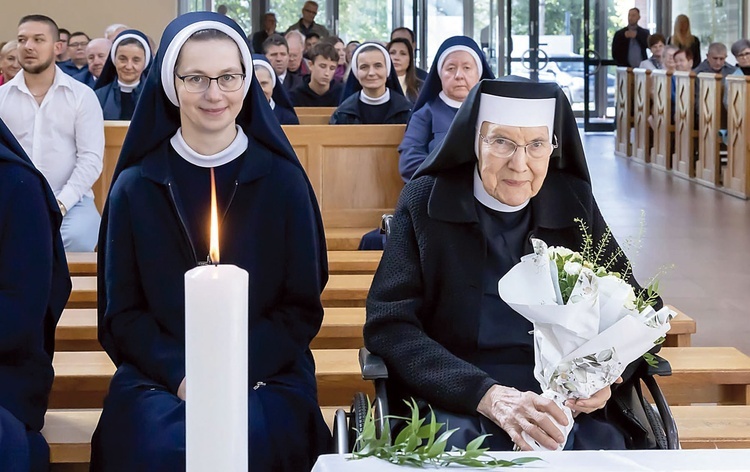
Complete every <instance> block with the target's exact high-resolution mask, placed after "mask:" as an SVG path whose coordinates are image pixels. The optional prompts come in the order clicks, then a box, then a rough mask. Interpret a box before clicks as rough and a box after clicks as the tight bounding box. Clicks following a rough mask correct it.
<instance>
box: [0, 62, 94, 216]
mask: <svg viewBox="0 0 750 472" xmlns="http://www.w3.org/2000/svg"><path fill="white" fill-rule="evenodd" d="M0 118H2V120H3V121H4V122H5V124H6V125H7V126H8V128H9V129H10V131H11V132H12V133H13V135H14V136H15V137H16V139H17V140H18V142H19V143H20V144H21V147H23V150H24V151H26V154H28V155H29V157H30V158H31V162H33V163H34V165H35V166H36V167H37V169H39V170H40V171H41V173H42V174H43V175H44V176H45V177H46V178H47V182H49V185H50V187H52V191H53V192H54V193H55V196H56V197H57V199H58V200H60V201H61V202H62V204H63V205H65V208H67V209H68V210H70V209H71V208H73V207H74V206H75V205H76V204H77V203H78V202H79V201H81V198H83V197H84V196H88V197H91V198H93V197H94V193H93V192H92V191H91V186H92V185H94V182H96V180H97V179H98V178H99V174H101V172H102V158H103V156H104V117H103V115H102V107H101V106H100V105H99V100H98V99H97V98H96V94H95V93H94V91H93V90H92V89H91V88H89V87H88V86H86V85H84V84H83V83H81V82H78V81H77V80H75V79H74V78H72V77H71V76H69V75H68V74H66V73H65V72H63V71H62V70H61V69H60V68H59V67H57V66H55V79H54V81H53V82H52V85H51V86H50V88H49V90H48V91H47V94H46V95H45V96H44V100H43V101H42V104H41V105H39V104H37V102H36V99H35V98H34V97H33V95H31V92H30V91H29V88H28V87H27V86H26V82H25V81H24V71H23V70H21V71H19V72H18V74H17V75H16V76H15V77H14V78H13V80H11V81H10V82H8V83H7V84H5V85H4V86H3V87H0Z"/></svg>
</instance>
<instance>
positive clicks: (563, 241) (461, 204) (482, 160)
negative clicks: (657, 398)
mask: <svg viewBox="0 0 750 472" xmlns="http://www.w3.org/2000/svg"><path fill="white" fill-rule="evenodd" d="M576 218H581V219H582V220H583V221H584V222H585V223H586V224H587V225H588V227H589V228H590V229H591V233H592V235H593V238H594V240H595V241H599V240H601V238H602V235H603V234H604V232H605V230H606V223H605V222H604V219H603V218H602V215H601V213H600V212H599V209H598V207H597V205H596V201H595V199H594V196H593V194H592V191H591V182H590V179H589V173H588V169H587V166H586V160H585V156H584V153H583V148H582V146H581V141H580V137H579V135H578V130H577V128H576V120H575V117H574V115H573V112H572V110H571V108H570V104H569V103H568V101H567V100H566V99H565V96H564V95H563V93H562V91H561V90H560V89H559V87H558V86H557V85H556V84H539V83H532V82H529V81H527V80H525V79H520V78H516V77H508V78H504V79H499V80H484V81H482V82H480V83H479V85H478V86H477V87H476V88H474V89H473V90H472V91H471V93H469V94H468V96H467V97H466V100H465V101H464V103H463V105H462V106H461V109H460V110H459V111H458V114H457V115H456V117H455V119H454V120H453V124H452V125H451V126H450V128H449V130H448V131H447V133H446V136H445V139H444V140H443V141H442V144H441V145H440V147H439V148H438V149H436V151H435V152H433V153H432V154H430V157H429V158H428V159H427V160H426V161H425V162H424V163H423V164H422V166H421V167H420V168H419V170H418V171H417V173H416V175H415V176H414V178H413V179H412V180H411V181H410V182H409V183H407V184H406V186H405V187H404V190H403V192H402V193H401V197H400V199H399V202H398V205H397V207H396V213H395V215H394V217H393V221H392V223H391V236H390V239H389V240H388V245H387V246H386V248H385V252H384V254H383V258H382V260H381V262H380V266H379V267H378V270H377V272H376V274H375V278H374V280H373V283H372V288H371V289H370V293H369V296H368V298H367V319H366V323H365V327H364V341H365V345H366V346H367V348H368V349H369V350H370V351H372V352H373V353H375V354H377V355H379V356H381V357H383V359H384V360H385V362H386V364H387V366H388V369H389V373H390V378H389V397H390V400H391V405H392V406H395V407H398V406H399V405H400V404H401V403H402V402H401V400H400V399H402V398H406V399H408V398H410V397H414V398H416V399H419V401H420V404H421V406H422V407H423V408H424V412H427V411H428V410H427V407H426V405H427V404H429V405H431V406H432V408H433V409H434V412H435V415H436V416H437V419H438V421H440V422H448V424H449V425H450V427H451V428H455V427H460V428H461V429H460V430H459V432H457V433H456V434H454V435H453V436H451V440H450V444H451V445H456V446H460V447H465V446H466V444H467V443H468V442H469V441H470V440H472V439H474V438H475V437H476V436H478V435H480V434H484V433H490V434H491V436H490V437H489V438H488V439H487V444H488V445H489V447H490V448H491V449H493V450H510V449H512V448H513V447H514V444H515V445H517V446H519V447H520V448H522V449H528V447H529V446H528V444H527V443H526V442H525V441H524V440H523V439H522V437H521V431H522V430H525V431H528V432H529V434H530V435H531V437H532V438H534V439H536V440H537V441H538V442H540V443H541V444H542V445H544V446H546V447H547V448H550V449H553V448H555V447H556V446H557V444H558V443H560V442H561V441H562V438H563V436H562V434H561V432H560V430H559V429H558V428H557V426H556V425H555V422H557V423H559V424H561V425H566V424H567V419H566V418H565V416H564V414H563V412H562V410H561V409H560V408H559V407H557V406H556V405H555V404H554V403H553V402H552V401H548V400H546V399H545V398H543V397H541V396H540V395H539V394H540V393H541V392H540V386H539V383H538V382H537V381H536V380H535V379H534V374H533V369H534V347H533V337H532V335H531V334H530V331H531V330H532V325H531V324H530V323H529V322H528V321H527V320H526V319H525V318H523V317H522V316H521V315H519V314H518V313H516V312H515V311H513V310H512V309H511V308H510V307H509V306H508V305H507V304H506V303H505V302H504V301H503V300H502V299H501V298H500V297H499V295H498V292H497V283H498V280H499V279H500V278H501V277H502V276H503V275H505V273H506V272H507V271H508V270H510V269H511V267H513V265H515V264H516V263H517V262H519V261H520V258H521V256H523V255H525V254H528V253H530V252H532V248H531V243H530V241H529V238H530V237H531V236H532V235H533V236H534V237H537V238H541V239H542V240H544V241H546V242H547V243H548V244H550V245H551V246H552V245H554V246H565V247H568V248H579V247H582V244H583V235H582V234H581V232H580V231H579V228H578V223H577V222H576V221H574V220H575V219H576ZM617 250H618V246H617V243H616V242H615V241H614V240H613V239H609V240H608V242H607V246H606V252H607V253H608V254H611V253H614V252H615V251H617ZM605 259H606V257H605ZM624 264H625V261H621V262H620V264H619V266H618V267H615V268H614V270H620V271H622V270H623V269H624ZM631 373H632V372H630V371H628V373H626V374H625V375H623V377H624V378H625V384H621V385H619V386H614V387H612V390H610V387H606V388H605V389H603V390H601V391H599V392H598V393H596V394H595V395H593V396H592V397H591V398H589V399H587V400H578V401H576V402H572V403H571V402H569V403H568V406H570V407H571V409H572V410H573V411H574V414H576V415H578V416H577V419H576V422H575V426H574V429H573V432H572V433H571V435H570V436H569V439H568V443H567V444H566V447H567V448H573V449H623V448H625V447H641V446H643V444H644V442H643V441H644V435H645V432H644V431H645V430H644V429H641V425H636V424H634V421H630V420H626V419H625V418H626V417H625V415H624V414H623V413H622V410H621V408H620V405H621V404H622V400H623V399H627V398H629V394H630V393H631V392H632V384H629V383H628V382H629V380H630V375H631ZM628 385H630V386H628ZM620 394H622V395H620ZM610 396H612V398H610ZM424 412H423V413H424ZM394 413H398V410H397V411H395V412H394ZM631 416H632V415H631Z"/></svg>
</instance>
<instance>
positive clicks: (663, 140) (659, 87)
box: [651, 70, 674, 170]
mask: <svg viewBox="0 0 750 472" xmlns="http://www.w3.org/2000/svg"><path fill="white" fill-rule="evenodd" d="M651 80H652V81H653V87H654V105H653V116H654V119H653V123H654V139H653V141H654V148H653V152H652V165H653V166H654V167H656V168H659V169H662V170H669V169H671V168H672V143H673V140H674V125H673V124H672V106H673V103H672V73H671V72H667V71H665V70H655V71H653V72H652V73H651Z"/></svg>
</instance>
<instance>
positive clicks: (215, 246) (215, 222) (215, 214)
mask: <svg viewBox="0 0 750 472" xmlns="http://www.w3.org/2000/svg"><path fill="white" fill-rule="evenodd" d="M208 257H209V259H210V260H211V263H212V264H218V263H219V211H218V208H217V204H216V179H215V178H214V170H213V169H211V236H210V249H209V252H208Z"/></svg>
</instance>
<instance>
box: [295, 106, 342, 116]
mask: <svg viewBox="0 0 750 472" xmlns="http://www.w3.org/2000/svg"><path fill="white" fill-rule="evenodd" d="M334 111H336V107H294V112H295V113H296V114H297V116H310V115H328V116H331V115H333V112H334Z"/></svg>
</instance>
